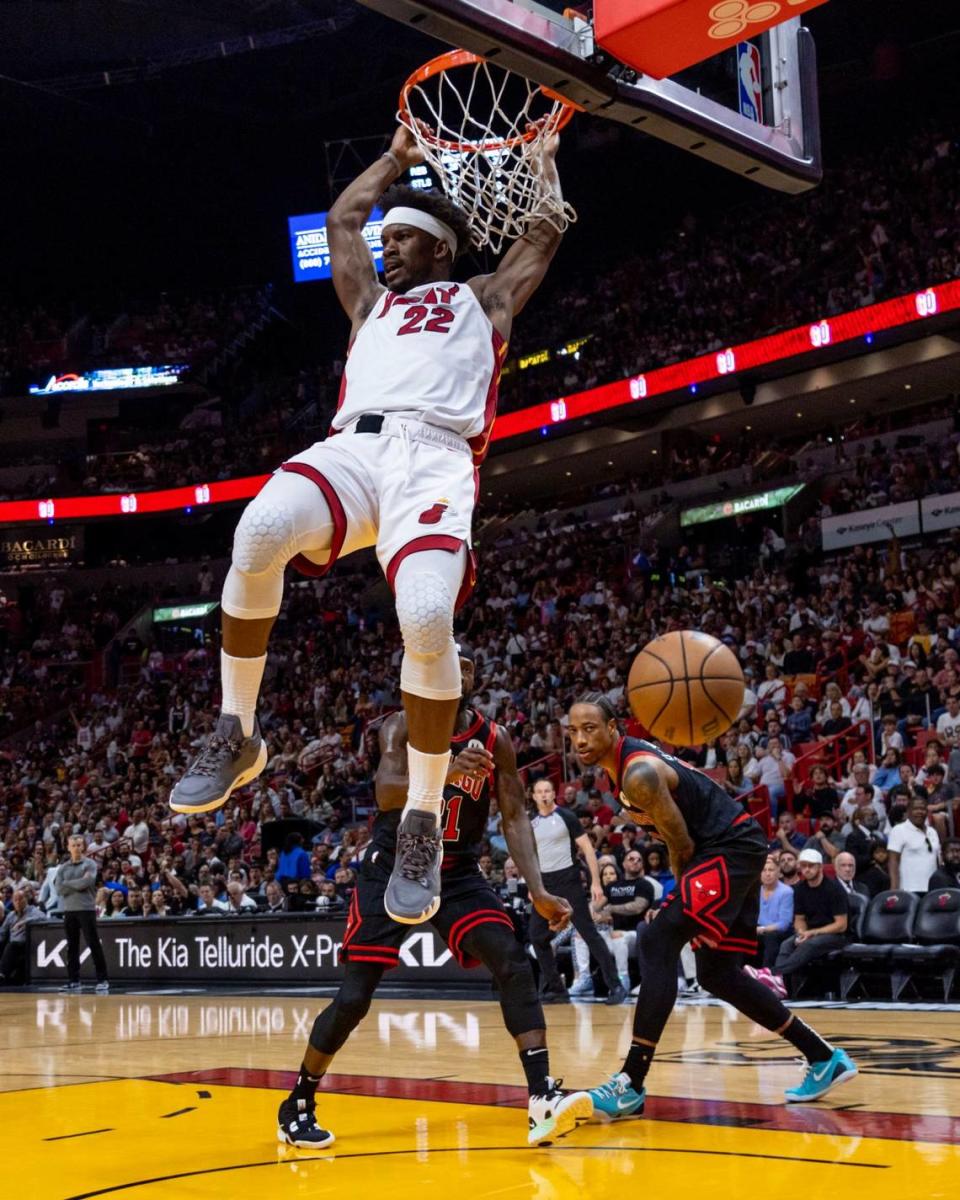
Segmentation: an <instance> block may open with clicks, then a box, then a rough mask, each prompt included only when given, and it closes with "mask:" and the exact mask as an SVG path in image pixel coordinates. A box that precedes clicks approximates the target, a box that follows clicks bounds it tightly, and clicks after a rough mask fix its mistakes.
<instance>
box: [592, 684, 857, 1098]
mask: <svg viewBox="0 0 960 1200" xmlns="http://www.w3.org/2000/svg"><path fill="white" fill-rule="evenodd" d="M569 735H570V740H571V743H572V745H573V749H574V751H575V752H576V755H577V758H578V759H579V760H580V762H581V763H582V764H583V766H584V767H590V768H596V767H602V768H603V769H604V770H605V771H606V772H607V774H608V775H609V776H610V779H611V780H612V782H613V784H614V788H615V789H616V790H617V791H618V792H619V793H620V799H621V802H622V803H623V805H624V806H625V807H626V808H628V809H629V810H630V811H631V813H632V814H633V819H634V820H635V821H636V822H637V823H638V824H640V825H642V826H644V827H645V828H646V829H647V830H648V831H652V832H654V833H655V834H656V835H657V837H658V838H659V839H660V840H661V841H663V842H665V843H666V846H667V850H668V852H669V855H670V865H671V868H672V871H673V875H674V878H675V879H676V880H677V884H676V887H675V889H674V891H673V892H672V893H671V894H670V895H669V896H667V897H665V899H664V901H663V904H662V906H661V909H660V912H659V913H658V914H657V916H656V918H655V920H654V921H653V922H652V923H651V924H650V925H648V926H647V927H646V928H645V929H644V930H643V931H642V932H641V933H640V936H639V938H638V955H639V960H640V979H641V982H640V992H639V995H638V997H637V1007H636V1011H635V1013H634V1019H633V1039H632V1043H631V1046H630V1051H629V1053H628V1054H627V1058H626V1062H625V1063H624V1065H623V1069H622V1070H621V1071H619V1072H617V1074H615V1075H614V1076H613V1078H612V1079H611V1080H610V1081H609V1082H608V1083H605V1084H602V1085H601V1086H600V1087H597V1088H593V1089H591V1091H589V1092H586V1093H583V1094H584V1095H589V1096H590V1098H591V1100H592V1102H593V1111H594V1115H595V1116H599V1117H601V1118H615V1117H622V1116H635V1115H636V1116H638V1115H640V1114H641V1113H642V1112H643V1104H644V1099H645V1090H644V1080H645V1078H646V1075H647V1071H648V1070H649V1067H650V1064H651V1061H652V1059H653V1055H654V1052H655V1050H656V1047H657V1043H658V1042H659V1040H660V1035H661V1034H662V1033H663V1029H664V1026H665V1025H666V1023H667V1019H668V1018H669V1016H670V1013H671V1011H672V1010H673V1006H674V1003H675V1001H676V998H677V962H678V960H679V958H680V951H681V949H682V948H683V947H684V946H685V945H686V943H687V942H692V943H693V946H694V949H695V950H696V955H697V978H698V979H699V981H700V985H701V986H702V987H703V988H705V989H706V990H707V991H709V992H712V993H713V995H714V996H716V997H717V998H718V999H720V1000H725V1001H727V1002H728V1003H729V1004H732V1005H733V1006H734V1007H735V1008H737V1009H739V1010H740V1012H742V1013H743V1014H744V1015H745V1016H747V1017H749V1018H750V1019H751V1020H753V1021H756V1022H757V1024H758V1025H762V1026H763V1027H764V1028H765V1029H769V1030H771V1031H772V1032H774V1033H779V1034H780V1035H781V1036H782V1037H784V1038H786V1040H787V1041H788V1042H790V1043H791V1044H792V1045H794V1046H796V1048H797V1049H798V1050H799V1051H800V1053H801V1054H802V1055H803V1056H804V1058H805V1059H806V1060H807V1063H808V1067H807V1070H806V1073H805V1075H804V1079H803V1082H802V1083H801V1084H800V1085H799V1087H796V1088H790V1089H788V1090H787V1092H786V1098H787V1100H788V1101H810V1100H816V1099H819V1097H820V1096H823V1095H825V1094H826V1092H828V1091H829V1090H830V1089H831V1088H832V1087H835V1086H836V1085H837V1084H838V1083H842V1082H843V1081H844V1080H846V1079H849V1078H851V1077H852V1076H853V1075H855V1074H856V1073H857V1069H856V1067H855V1066H854V1065H853V1062H852V1061H851V1060H850V1058H849V1057H848V1056H847V1054H846V1053H845V1052H844V1051H843V1050H840V1049H835V1048H834V1047H832V1046H830V1045H828V1044H827V1043H826V1042H824V1041H823V1039H822V1038H821V1037H819V1035H818V1034H816V1033H815V1032H814V1031H813V1030H812V1029H811V1028H810V1027H809V1026H807V1025H805V1024H804V1022H803V1021H801V1020H800V1019H799V1018H798V1017H796V1016H795V1015H794V1014H792V1013H791V1012H790V1010H789V1009H788V1008H786V1007H785V1006H784V1005H783V1004H782V1003H781V1001H780V1000H779V999H778V998H777V997H776V996H774V995H773V993H772V992H770V991H769V990H768V989H767V988H766V987H764V985H763V984H762V983H759V982H757V980H755V979H752V978H751V977H750V976H749V975H747V974H746V972H745V971H744V970H743V958H744V956H745V955H752V954H754V953H755V952H756V949H757V921H758V919H759V915H760V871H761V870H762V868H763V864H764V863H765V862H766V858H767V840H766V837H765V835H764V834H763V832H762V830H761V829H760V826H759V825H758V824H757V823H756V821H754V819H753V818H752V817H751V816H750V814H749V813H747V812H745V811H744V810H743V808H742V807H741V805H739V804H738V803H737V802H736V801H735V800H733V799H732V798H731V797H730V796H728V795H727V793H726V792H725V791H724V790H723V789H722V788H721V787H720V786H719V785H718V784H716V783H714V781H713V780H712V779H710V778H709V776H707V775H704V774H703V773H702V772H700V771H697V770H694V769H693V768H692V767H689V766H687V765H686V764H685V763H682V762H680V761H679V759H676V758H674V757H673V756H672V755H670V754H666V753H665V752H664V751H662V750H661V749H660V748H659V747H658V746H656V745H654V744H653V743H652V742H646V741H643V740H641V739H640V738H629V737H623V736H622V735H621V733H620V730H619V728H618V725H617V720H616V713H615V712H614V709H613V706H612V705H611V704H610V701H609V700H608V699H607V698H606V697H605V696H602V695H599V694H592V695H589V696H586V697H584V699H583V700H581V701H580V702H579V703H577V704H575V705H574V706H573V708H572V709H571V710H570V718H569Z"/></svg>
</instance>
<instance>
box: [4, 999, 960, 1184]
mask: <svg viewBox="0 0 960 1200" xmlns="http://www.w3.org/2000/svg"><path fill="white" fill-rule="evenodd" d="M324 1003H326V1001H325V1000H322V999H314V998H312V997H305V996H286V995H284V996H267V995H260V996H237V995H222V994H221V995H211V994H207V995H113V996H95V995H92V994H91V995H87V994H84V995H81V996H63V997H61V996H59V995H57V994H56V993H41V994H36V993H30V994H16V993H6V994H3V995H0V1146H2V1147H3V1155H2V1168H0V1171H2V1176H0V1177H2V1181H3V1187H2V1192H3V1195H4V1196H9V1197H15V1196H17V1197H19V1196H27V1195H29V1196H32V1197H37V1198H38V1200H67V1198H70V1200H79V1198H80V1197H94V1196H117V1197H131V1198H134V1197H135V1198H137V1200H140V1198H142V1200H151V1198H157V1200H160V1198H163V1200H179V1198H180V1197H191V1198H193V1197H195V1198H197V1200H200V1198H207V1197H261V1196H263V1197H267V1196H269V1197H271V1198H273V1197H276V1198H278V1200H284V1198H286V1197H307V1196H310V1197H316V1196H334V1195H337V1196H344V1195H364V1194H378V1193H383V1194H385V1195H386V1196H387V1197H388V1198H389V1200H406V1198H408V1197H410V1198H413V1197H418V1198H421V1197H425V1196H426V1197H432V1196H438V1197H440V1196H442V1197H445V1198H446V1197H451V1198H456V1200H460V1198H462V1200H467V1198H472V1197H505V1198H507V1200H567V1198H570V1200H572V1198H573V1197H584V1198H587V1197H590V1198H596V1200H605V1198H606V1197H613V1196H620V1195H631V1194H644V1195H651V1196H670V1195H673V1196H683V1195H685V1194H687V1193H688V1190H689V1193H690V1194H694V1193H695V1194H697V1195H701V1194H707V1195H716V1196H720V1197H724V1198H725V1197H731V1198H739V1197H742V1196H746V1195H748V1194H750V1193H753V1194H762V1195H763V1197H764V1200H788V1198H789V1200H796V1197H798V1196H802V1197H804V1200H818V1198H819V1197H832V1196H833V1194H834V1193H837V1194H856V1195H858V1196H869V1197H870V1198H871V1200H886V1198H887V1197H889V1198H890V1200H894V1198H896V1200H940V1198H950V1200H956V1198H960V1014H958V1013H957V1012H936V1011H922V1010H919V1009H915V1010H911V1011H874V1010H863V1009H858V1010H839V1009H825V1010H812V1011H806V1012H805V1013H804V1015H805V1016H807V1017H808V1019H809V1020H810V1021H811V1023H813V1024H815V1025H816V1026H817V1028H818V1029H819V1030H820V1031H821V1033H823V1034H824V1035H825V1036H827V1037H828V1038H831V1039H834V1040H837V1041H839V1042H841V1043H842V1044H843V1045H845V1046H846V1047H847V1048H848V1049H849V1050H850V1052H851V1053H852V1055H853V1057H854V1058H855V1059H856V1060H857V1062H858V1064H859V1066H860V1068H861V1074H860V1076H859V1077H858V1078H857V1079H855V1080H853V1081H852V1082H851V1083H849V1084H847V1085H845V1086H844V1087H843V1088H840V1089H838V1091H837V1092H836V1093H834V1094H833V1095H832V1096H831V1097H830V1098H829V1099H828V1100H827V1101H826V1102H823V1103H821V1104H818V1105H811V1106H804V1107H800V1106H790V1107H787V1106H785V1105H783V1104H782V1103H781V1093H782V1090H783V1088H784V1087H786V1086H790V1085H792V1084H793V1083H794V1082H795V1081H796V1080H797V1078H798V1077H799V1066H798V1063H797V1060H796V1059H795V1057H794V1055H793V1052H792V1051H791V1049H790V1048H789V1047H787V1046H785V1045H784V1044H783V1043H781V1042H780V1041H779V1040H778V1039H776V1038H772V1037H771V1036H770V1035H769V1034H767V1033H766V1032H765V1031H763V1030H761V1029H759V1028H758V1027H756V1026H754V1025H753V1024H752V1023H751V1022H749V1021H747V1020H745V1019H744V1018H742V1017H739V1016H738V1015H737V1014H735V1013H733V1012H732V1011H727V1010H726V1009H725V1008H722V1007H719V1006H708V1005H701V1004H696V1005H684V1006H682V1007H678V1009H677V1010H676V1012H675V1013H674V1016H673V1019H672V1021H671V1023H670V1025H669V1026H668V1030H667V1035H666V1037H665V1040H664V1042H663V1043H662V1053H661V1055H660V1057H659V1059H658V1061H657V1063H656V1064H655V1066H654V1068H653V1070H652V1072H651V1075H650V1078H649V1094H650V1099H649V1100H648V1104H647V1115H646V1116H645V1117H644V1118H643V1119H641V1120H631V1121H625V1122H621V1123H619V1124H616V1125H606V1126H599V1125H589V1126H583V1127H581V1128H580V1129H579V1130H577V1131H576V1132H574V1133H572V1134H571V1135H570V1136H569V1137H567V1138H566V1139H564V1140H563V1141H561V1142H560V1143H558V1144H557V1145H556V1146H553V1147H550V1148H548V1149H539V1150H537V1149H530V1148H528V1147H527V1145H526V1113H525V1111H524V1109H525V1106H526V1096H525V1090H524V1089H523V1088H522V1087H521V1086H520V1085H521V1083H522V1073H521V1071H520V1068H519V1064H518V1061H517V1057H516V1053H515V1050H514V1047H513V1043H512V1040H511V1039H510V1038H509V1037H508V1036H507V1034H506V1033H505V1031H504V1030H503V1027H502V1025H501V1022H500V1013H499V1009H498V1007H497V1006H496V1005H495V1004H493V1003H492V1002H489V1001H476V1002H471V1001H463V1000H457V1001H437V1000H422V1001H409V1000H406V1001H401V1000H393V999H389V998H388V999H381V1000H378V1001H376V1002H375V1004H374V1007H373V1009H372V1010H371V1013H370V1015H369V1016H368V1017H367V1019H366V1021H365V1022H364V1024H363V1025H362V1026H361V1028H360V1029H359V1030H358V1032H357V1034H356V1035H355V1036H354V1038H353V1040H352V1041H351V1042H350V1043H348V1045H347V1046H346V1048H345V1049H344V1050H343V1052H342V1053H341V1055H340V1056H339V1057H338V1059H337V1062H336V1068H337V1071H338V1074H336V1075H332V1076H329V1077H328V1078H327V1079H326V1080H325V1086H324V1088H323V1090H322V1093H321V1102H320V1114H321V1117H322V1121H321V1123H322V1124H324V1125H326V1126H328V1127H329V1128H332V1129H333V1130H334V1132H335V1133H336V1135H337V1141H336V1142H335V1143H334V1144H333V1145H332V1146H330V1147H329V1148H328V1149H326V1150H323V1151H318V1152H307V1151H293V1150H287V1149H284V1148H282V1147H280V1146H279V1145H278V1143H277V1141H276V1123H275V1115H276V1109H277V1105H278V1103H279V1101H280V1099H281V1097H282V1095H283V1093H284V1091H285V1089H286V1088H287V1087H288V1086H289V1085H290V1082H291V1080H292V1072H293V1071H294V1070H295V1069H296V1067H297V1066H298V1065H299V1061H300V1056H301V1051H302V1047H303V1044H304V1042H305V1040H306V1038H307V1036H308V1034H309V1030H310V1026H311V1024H312V1022H313V1018H314V1015H315V1012H316V1011H317V1008H318V1007H319V1006H320V1005H322V1004H324ZM631 1014H632V1007H630V1006H624V1007H622V1008H613V1009H610V1008H606V1007H605V1006H603V1005H592V1004H590V1005H585V1004H578V1005H575V1006H569V1007H560V1008H558V1007H553V1008H549V1009H548V1010H547V1019H548V1023H549V1027H550V1040H551V1064H552V1069H553V1073H554V1074H556V1075H562V1076H563V1077H564V1079H565V1082H566V1084H567V1085H568V1086H574V1087H578V1086H586V1085H590V1084H593V1083H596V1082H598V1081H600V1080H601V1079H603V1078H605V1077H606V1076H607V1075H608V1074H609V1073H610V1072H611V1071H612V1070H613V1069H614V1068H616V1067H617V1066H619V1064H620V1061H621V1057H622V1054H623V1052H624V1048H625V1045H626V1043H627V1041H628V1038H629V1030H630V1018H631ZM641 1188H642V1189H643V1191H642V1193H641V1192H640V1191H639V1189H641ZM374 1189H376V1192H375V1191H374Z"/></svg>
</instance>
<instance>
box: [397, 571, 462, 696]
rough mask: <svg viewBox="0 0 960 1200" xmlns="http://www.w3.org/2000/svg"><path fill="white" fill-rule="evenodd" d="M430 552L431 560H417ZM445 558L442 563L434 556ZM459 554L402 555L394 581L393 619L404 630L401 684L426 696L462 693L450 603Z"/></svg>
mask: <svg viewBox="0 0 960 1200" xmlns="http://www.w3.org/2000/svg"><path fill="white" fill-rule="evenodd" d="M428 554H429V555H430V559H431V560H432V561H429V562H427V561H422V562H421V561H418V560H419V559H421V558H423V559H426V556H427V555H428ZM440 555H442V558H443V559H445V560H447V561H446V562H443V563H442V569H438V568H439V567H441V562H440V561H439V560H438V556H440ZM462 574H463V557H462V551H461V553H460V554H450V553H449V552H448V551H426V552H423V553H422V554H414V555H411V556H410V557H409V558H407V559H405V560H404V562H403V563H402V564H401V566H400V570H399V571H398V572H397V578H396V583H395V588H396V603H397V620H398V621H399V623H400V632H401V634H402V635H403V663H402V665H401V668H400V687H401V688H402V690H403V691H405V692H409V693H411V694H412V695H414V696H423V697H424V698H425V699H427V700H457V699H459V697H460V690H461V684H460V660H459V658H458V657H457V647H456V644H455V643H454V640H453V608H454V600H455V597H456V588H457V587H458V586H459V585H458V584H456V583H454V582H453V577H454V576H456V577H462Z"/></svg>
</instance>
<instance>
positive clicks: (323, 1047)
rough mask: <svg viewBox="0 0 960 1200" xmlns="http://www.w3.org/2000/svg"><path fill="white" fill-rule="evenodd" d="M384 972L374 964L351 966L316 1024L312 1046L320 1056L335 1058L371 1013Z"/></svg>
mask: <svg viewBox="0 0 960 1200" xmlns="http://www.w3.org/2000/svg"><path fill="white" fill-rule="evenodd" d="M382 975H383V968H382V967H379V966H375V965H374V964H372V963H348V964H347V974H346V977H345V979H344V981H343V985H342V987H341V988H340V991H339V992H337V994H336V996H334V998H333V1000H332V1001H331V1003H330V1004H328V1005H327V1007H326V1008H325V1009H324V1010H323V1012H322V1013H320V1015H319V1016H318V1017H317V1019H316V1020H315V1021H314V1022H313V1028H312V1029H311V1030H310V1045H311V1046H312V1047H313V1049H314V1050H317V1051H318V1052H319V1053H320V1054H336V1053H337V1051H338V1050H339V1049H340V1048H341V1046H342V1045H343V1044H344V1042H346V1040H347V1038H348V1037H349V1036H350V1034H351V1033H353V1031H354V1030H355V1029H356V1027H357V1026H358V1025H359V1024H360V1022H361V1021H362V1020H363V1018H364V1017H365V1016H366V1015H367V1013H368V1012H369V1011H370V1001H371V1000H372V998H373V993H374V992H375V991H376V988H377V984H378V983H379V982H380V977H381V976H382Z"/></svg>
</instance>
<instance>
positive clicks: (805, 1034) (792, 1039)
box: [781, 1017, 833, 1063]
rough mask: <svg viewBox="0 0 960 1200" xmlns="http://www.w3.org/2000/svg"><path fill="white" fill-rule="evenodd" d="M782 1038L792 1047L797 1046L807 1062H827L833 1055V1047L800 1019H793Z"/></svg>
mask: <svg viewBox="0 0 960 1200" xmlns="http://www.w3.org/2000/svg"><path fill="white" fill-rule="evenodd" d="M781 1036H782V1037H784V1038H786V1040H787V1041H788V1042H789V1043H790V1045H791V1046H796V1048H797V1049H798V1050H799V1051H800V1053H801V1054H802V1055H803V1057H804V1058H805V1059H806V1060H807V1062H811V1063H816V1062H826V1061H827V1059H828V1058H829V1057H830V1055H831V1054H832V1053H833V1047H832V1046H829V1045H828V1044H827V1043H826V1042H825V1041H824V1040H823V1038H822V1037H821V1036H820V1035H819V1034H818V1033H815V1032H814V1030H812V1029H811V1028H810V1026H809V1025H805V1024H804V1023H803V1021H801V1020H800V1018H799V1017H794V1018H793V1020H792V1021H791V1022H790V1024H789V1025H788V1026H787V1027H786V1029H785V1030H784V1031H783V1033H782V1034H781Z"/></svg>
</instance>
